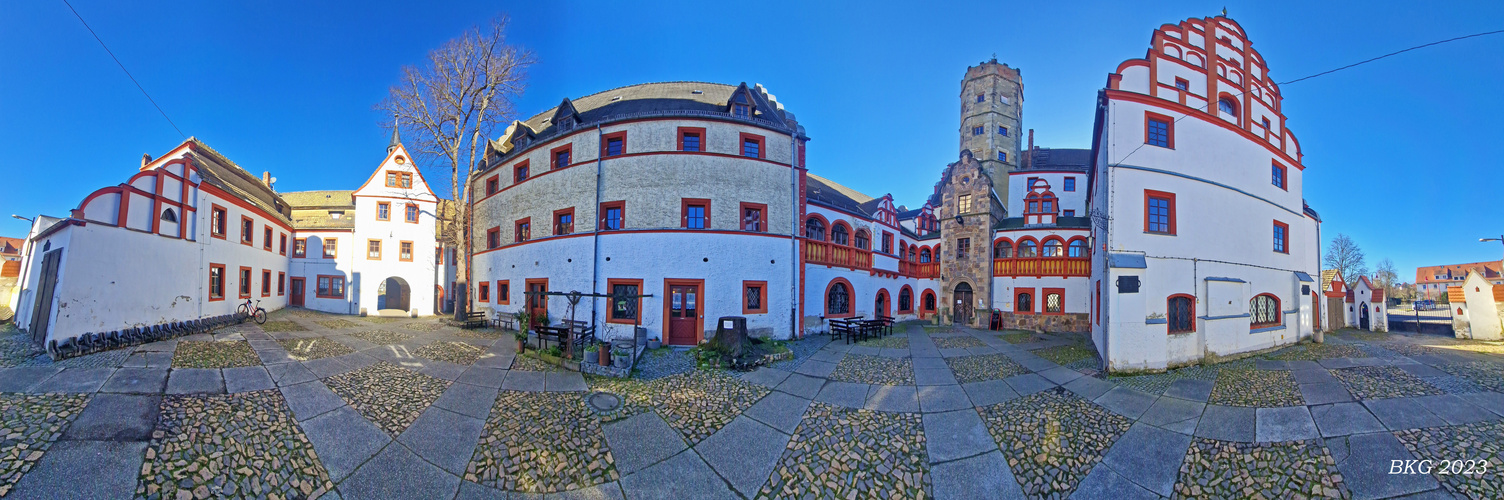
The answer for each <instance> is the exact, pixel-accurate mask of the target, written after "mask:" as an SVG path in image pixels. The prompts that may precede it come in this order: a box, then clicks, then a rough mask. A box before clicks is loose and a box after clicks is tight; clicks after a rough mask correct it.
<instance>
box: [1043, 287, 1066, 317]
mask: <svg viewBox="0 0 1504 500" xmlns="http://www.w3.org/2000/svg"><path fill="white" fill-rule="evenodd" d="M1064 302H1065V300H1064V299H1063V298H1062V297H1061V294H1060V292H1046V293H1045V294H1044V312H1045V313H1047V314H1059V313H1060V312H1062V311H1064V310H1065V304H1064Z"/></svg>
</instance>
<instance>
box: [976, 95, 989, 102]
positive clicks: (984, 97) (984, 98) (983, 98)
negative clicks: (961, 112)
mask: <svg viewBox="0 0 1504 500" xmlns="http://www.w3.org/2000/svg"><path fill="white" fill-rule="evenodd" d="M977 102H987V94H977Z"/></svg>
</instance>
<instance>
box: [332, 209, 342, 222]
mask: <svg viewBox="0 0 1504 500" xmlns="http://www.w3.org/2000/svg"><path fill="white" fill-rule="evenodd" d="M344 216H345V211H344V210H330V211H329V218H330V219H334V220H340V219H341V218H344Z"/></svg>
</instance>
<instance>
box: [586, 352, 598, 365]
mask: <svg viewBox="0 0 1504 500" xmlns="http://www.w3.org/2000/svg"><path fill="white" fill-rule="evenodd" d="M600 360H601V352H600V351H596V350H591V349H586V350H585V362H586V363H599V362H600Z"/></svg>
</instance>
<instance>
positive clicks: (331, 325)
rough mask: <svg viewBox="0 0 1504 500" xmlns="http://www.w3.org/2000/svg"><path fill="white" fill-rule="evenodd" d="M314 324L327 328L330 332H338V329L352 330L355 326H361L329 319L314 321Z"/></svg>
mask: <svg viewBox="0 0 1504 500" xmlns="http://www.w3.org/2000/svg"><path fill="white" fill-rule="evenodd" d="M314 323H318V324H319V326H322V327H324V328H328V329H330V330H338V329H341V328H354V327H357V326H362V325H361V324H360V323H356V322H354V321H350V320H348V319H329V320H324V321H315V322H314Z"/></svg>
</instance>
